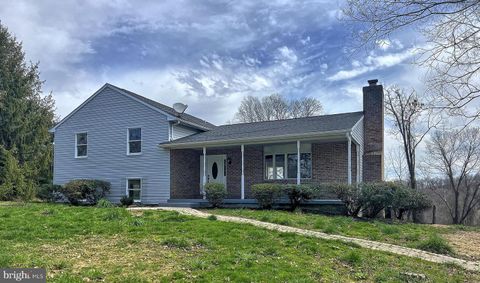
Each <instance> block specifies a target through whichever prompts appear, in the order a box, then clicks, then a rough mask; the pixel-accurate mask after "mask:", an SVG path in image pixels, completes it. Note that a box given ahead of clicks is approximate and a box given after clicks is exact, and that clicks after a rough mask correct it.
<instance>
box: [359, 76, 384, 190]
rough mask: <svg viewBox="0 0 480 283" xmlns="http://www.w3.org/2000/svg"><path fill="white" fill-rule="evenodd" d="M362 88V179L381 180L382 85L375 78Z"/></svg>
mask: <svg viewBox="0 0 480 283" xmlns="http://www.w3.org/2000/svg"><path fill="white" fill-rule="evenodd" d="M368 83H369V86H366V87H364V88H363V115H364V117H363V139H364V156H363V181H364V182H374V181H382V180H383V178H384V158H383V150H384V148H383V147H384V146H383V144H384V141H383V132H384V122H383V121H384V101H383V86H381V85H377V80H371V81H368Z"/></svg>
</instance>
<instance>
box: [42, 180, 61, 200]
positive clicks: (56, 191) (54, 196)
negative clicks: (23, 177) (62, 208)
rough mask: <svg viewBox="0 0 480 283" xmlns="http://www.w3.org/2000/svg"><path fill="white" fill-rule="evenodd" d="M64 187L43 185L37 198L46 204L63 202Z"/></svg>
mask: <svg viewBox="0 0 480 283" xmlns="http://www.w3.org/2000/svg"><path fill="white" fill-rule="evenodd" d="M61 190H62V186H60V185H54V184H52V183H50V184H43V185H41V186H40V189H39V190H38V192H37V197H38V198H39V199H41V200H43V201H46V202H56V201H59V200H62V193H61Z"/></svg>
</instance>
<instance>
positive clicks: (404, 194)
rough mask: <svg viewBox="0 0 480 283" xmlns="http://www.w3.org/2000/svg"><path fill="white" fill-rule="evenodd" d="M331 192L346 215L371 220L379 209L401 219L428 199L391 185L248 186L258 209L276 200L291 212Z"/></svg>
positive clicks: (424, 206)
mask: <svg viewBox="0 0 480 283" xmlns="http://www.w3.org/2000/svg"><path fill="white" fill-rule="evenodd" d="M330 192H334V194H335V195H336V197H337V198H338V199H340V200H341V201H342V202H343V203H344V205H345V209H346V213H347V215H348V216H352V217H358V216H359V214H360V213H362V214H363V216H364V217H367V218H373V217H375V216H376V215H378V214H379V213H380V212H381V211H382V210H383V209H389V208H391V209H392V210H393V212H394V215H395V217H397V218H398V219H403V217H404V216H405V215H406V213H407V212H417V211H420V210H423V209H425V208H428V207H429V206H430V200H429V199H428V198H427V197H426V196H425V195H424V194H422V193H420V192H418V191H415V190H413V189H411V188H409V187H406V186H404V185H402V184H398V183H394V182H376V183H361V184H352V185H348V184H345V183H321V184H304V185H295V184H277V183H264V184H255V185H253V186H252V195H253V197H254V198H255V199H256V200H257V202H258V204H259V206H260V207H261V208H267V209H268V208H272V206H273V205H274V204H275V202H276V201H277V200H278V199H281V198H286V199H288V200H289V202H290V209H291V210H292V211H293V210H295V209H296V208H297V207H299V206H300V205H301V204H302V203H305V202H307V201H309V200H310V199H315V198H322V197H323V196H325V194H326V193H327V194H329V193H330Z"/></svg>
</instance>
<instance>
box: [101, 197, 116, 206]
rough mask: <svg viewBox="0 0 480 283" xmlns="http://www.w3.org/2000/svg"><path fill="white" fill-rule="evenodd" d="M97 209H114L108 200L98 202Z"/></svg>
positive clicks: (103, 199)
mask: <svg viewBox="0 0 480 283" xmlns="http://www.w3.org/2000/svg"><path fill="white" fill-rule="evenodd" d="M97 207H100V208H111V207H114V205H113V203H111V202H110V201H109V200H108V199H106V198H102V199H100V200H99V201H98V203H97Z"/></svg>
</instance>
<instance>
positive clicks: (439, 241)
mask: <svg viewBox="0 0 480 283" xmlns="http://www.w3.org/2000/svg"><path fill="white" fill-rule="evenodd" d="M417 248H418V249H420V250H424V251H428V252H432V253H437V254H453V249H452V247H451V246H450V244H448V242H447V241H445V239H443V238H442V237H440V236H438V235H436V234H434V235H433V236H430V237H429V238H428V239H427V240H424V241H422V242H420V243H419V244H418V245H417Z"/></svg>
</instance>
